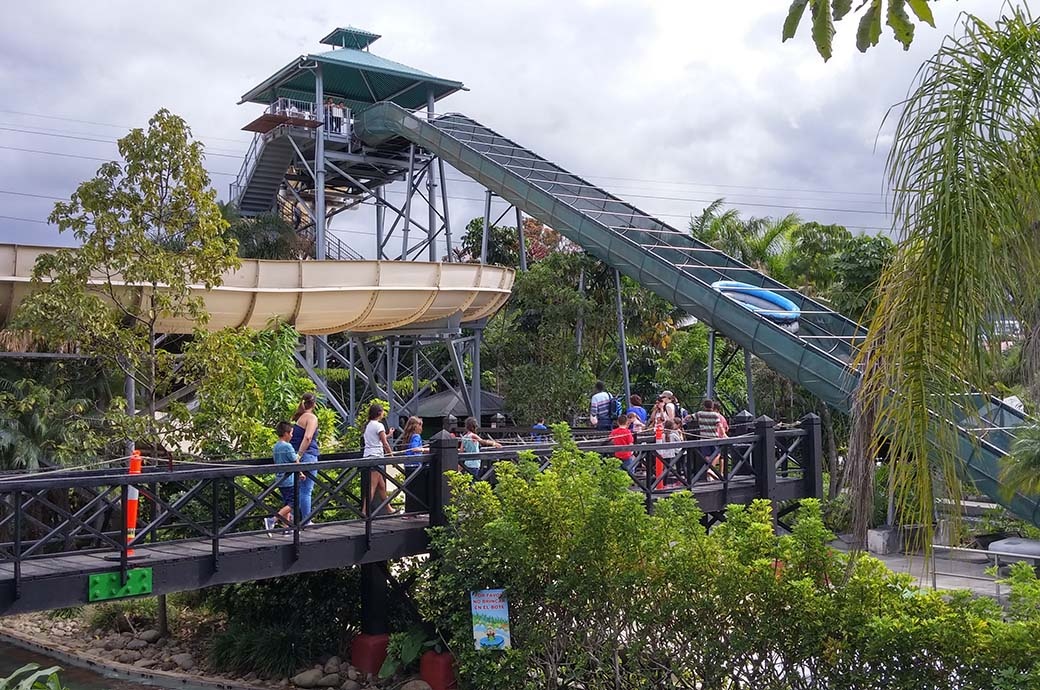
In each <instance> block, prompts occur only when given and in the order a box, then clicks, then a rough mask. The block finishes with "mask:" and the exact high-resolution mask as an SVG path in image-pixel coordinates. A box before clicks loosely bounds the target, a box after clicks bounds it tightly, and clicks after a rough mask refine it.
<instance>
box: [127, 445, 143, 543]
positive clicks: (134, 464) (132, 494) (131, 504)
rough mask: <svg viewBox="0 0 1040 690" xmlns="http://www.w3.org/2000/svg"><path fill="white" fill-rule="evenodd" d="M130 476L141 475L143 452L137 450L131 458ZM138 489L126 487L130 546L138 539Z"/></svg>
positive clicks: (131, 485) (132, 486)
mask: <svg viewBox="0 0 1040 690" xmlns="http://www.w3.org/2000/svg"><path fill="white" fill-rule="evenodd" d="M130 474H131V475H134V474H141V451H139V450H135V451H134V452H133V454H131V456H130ZM137 499H138V493H137V487H136V486H134V485H133V484H130V485H128V486H127V487H126V543H127V545H129V544H130V543H132V542H133V541H134V538H135V537H137ZM126 555H127V556H133V555H134V550H133V549H127V550H126Z"/></svg>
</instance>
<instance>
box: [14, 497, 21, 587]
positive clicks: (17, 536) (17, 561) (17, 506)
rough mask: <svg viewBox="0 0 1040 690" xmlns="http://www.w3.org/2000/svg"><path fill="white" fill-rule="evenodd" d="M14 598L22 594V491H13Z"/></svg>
mask: <svg viewBox="0 0 1040 690" xmlns="http://www.w3.org/2000/svg"><path fill="white" fill-rule="evenodd" d="M13 499H14V598H15V599H20V598H21V596H22V492H21V491H15V492H14V496H13Z"/></svg>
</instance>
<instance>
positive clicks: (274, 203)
mask: <svg viewBox="0 0 1040 690" xmlns="http://www.w3.org/2000/svg"><path fill="white" fill-rule="evenodd" d="M379 38H380V37H379V35H377V34H374V33H371V32H369V31H364V30H362V29H357V28H351V27H348V28H336V29H334V30H332V31H331V32H330V33H329V34H328V35H327V36H325V37H324V38H322V39H321V40H320V44H321V45H322V46H324V47H325V50H321V51H316V52H314V53H308V54H306V55H300V56H299V57H297V58H295V59H293V60H292V61H290V62H289V63H288V64H286V65H285V66H284V67H281V68H280V69H278V70H277V71H275V72H274V73H272V74H271V75H270V76H268V77H267V78H265V79H263V80H262V81H261V82H260V83H258V84H257V85H256V86H254V87H253V88H251V89H249V90H248V91H247V92H246V93H245V94H244V95H243V96H242V98H241V100H240V101H239V103H240V104H257V105H261V106H263V110H262V111H261V112H259V113H258V114H257V116H256V117H254V118H252V119H251V120H250V121H249V123H248V124H246V125H245V126H244V127H243V129H244V130H246V131H250V132H253V133H254V137H253V142H252V144H251V146H250V147H249V150H248V152H247V153H246V156H245V159H244V161H243V163H242V167H241V169H240V171H239V174H238V177H237V179H236V180H235V181H234V182H233V183H232V184H231V188H230V200H231V202H232V203H233V204H234V205H235V206H236V208H237V209H238V211H239V213H240V214H241V215H243V216H257V215H260V214H267V213H274V214H277V215H280V216H281V217H282V218H284V219H285V220H286V221H288V222H289V223H291V224H292V225H293V226H294V227H295V228H296V231H297V232H298V233H299V234H300V235H301V236H302V237H303V238H305V239H307V240H308V241H309V246H310V247H312V255H313V258H314V259H316V260H335V261H361V260H377V261H379V262H380V264H379V269H378V270H379V273H380V274H387V273H393V274H394V275H395V276H396V279H395V281H394V284H395V286H396V288H395V289H397V290H399V291H400V295H401V299H400V300H399V304H398V305H397V306H398V310H399V318H397V319H393V318H390V319H386V320H383V321H381V322H376V323H368V322H365V323H363V324H362V325H361V326H360V327H357V326H348V327H347V328H346V329H345V330H344V331H343V333H342V336H340V337H333V338H332V339H331V340H330V339H329V338H328V337H326V336H324V335H319V336H313V337H309V338H308V342H307V353H306V354H305V355H301V358H300V359H301V364H303V366H304V367H305V369H307V371H308V373H309V374H310V375H311V377H312V378H313V379H314V380H315V382H316V383H317V384H318V385H319V387H320V388H322V389H323V393H325V395H326V396H327V397H328V399H329V402H330V404H332V405H333V406H335V407H336V408H337V409H338V411H339V412H340V413H341V414H342V415H344V417H345V419H347V420H353V419H354V417H355V415H356V414H357V408H358V405H359V404H361V403H362V402H363V401H365V400H367V399H369V398H371V397H380V398H383V399H386V400H389V401H390V408H391V409H390V414H389V418H390V420H391V422H392V423H393V422H396V421H397V417H398V415H406V414H415V413H416V411H417V402H418V400H419V399H421V398H422V397H423V396H424V395H425V394H427V393H428V392H429V389H430V388H432V387H433V386H438V387H440V388H441V389H445V388H446V389H448V390H451V391H454V392H455V393H456V395H457V397H458V398H459V400H460V401H461V403H462V404H463V405H464V407H465V410H466V413H467V414H470V415H472V416H475V417H477V418H478V419H479V418H480V416H481V413H482V411H483V410H484V409H485V407H486V405H485V404H483V403H484V397H485V394H484V393H483V391H482V389H481V384H480V380H481V375H480V374H481V366H480V343H481V340H482V332H483V327H484V324H485V323H486V320H487V318H488V317H489V316H491V315H492V314H493V313H494V312H495V311H496V310H497V308H499V307H501V305H502V304H503V303H504V302H505V299H506V297H507V296H508V291H509V289H510V288H511V286H512V271H507V270H503V269H501V268H498V267H491V266H486V264H485V259H486V257H487V228H488V227H490V226H491V225H492V224H494V223H497V222H499V221H501V219H502V218H503V217H505V216H506V215H507V214H509V213H510V211H512V212H513V213H514V214H515V218H516V225H517V230H518V233H519V235H520V242H521V243H522V242H523V234H522V232H521V229H522V227H523V223H522V217H521V214H520V211H519V209H516V208H514V207H511V206H510V207H507V208H506V211H505V213H503V214H502V215H501V216H500V217H499V219H498V221H495V220H494V219H492V218H491V217H490V216H491V208H492V194H491V192H490V191H488V192H487V193H486V195H485V214H484V216H485V217H484V228H485V236H484V238H483V241H482V243H481V244H482V246H481V252H480V256H478V257H471V261H470V262H468V263H467V264H464V265H465V266H466V267H467V268H468V269H469V270H464V269H463V268H462V265H460V266H457V267H455V268H453V269H452V271H451V275H452V278H451V279H450V280H451V281H454V282H453V283H452V284H451V285H449V286H447V287H450V288H454V289H462V288H464V287H465V286H467V285H470V286H475V287H478V288H481V289H482V290H484V294H483V298H484V299H485V301H487V300H486V298H487V296H488V295H487V291H488V290H490V291H494V290H498V291H499V293H500V294H501V299H498V300H490V301H488V307H489V308H487V309H470V308H468V307H469V306H470V305H464V307H466V308H461V309H458V310H455V311H454V313H452V314H451V315H450V316H447V317H443V318H441V317H436V316H431V317H430V318H414V314H413V313H412V312H416V311H423V310H427V309H429V307H430V306H431V304H430V303H429V302H430V300H435V299H438V297H436V296H435V293H433V292H431V291H429V290H428V289H426V288H428V287H429V285H430V284H431V282H436V281H438V280H439V279H441V278H443V276H444V274H446V273H448V271H446V270H445V268H444V267H443V264H444V263H453V262H457V261H458V257H457V256H456V252H455V249H456V247H455V244H454V237H453V230H454V228H453V226H452V223H451V219H450V214H449V209H448V193H447V188H446V184H445V174H444V169H445V165H444V162H443V161H442V160H441V159H439V158H438V157H436V156H435V155H433V154H432V153H431V152H430V151H429V150H427V149H424V148H423V147H421V146H419V145H416V144H414V143H411V142H409V141H407V140H405V139H403V138H390V139H387V140H384V141H382V142H380V143H379V144H378V145H368V144H366V143H365V142H364V141H362V140H361V138H360V137H359V136H357V130H356V128H355V121H356V118H357V117H358V116H359V115H360V114H361V113H363V112H365V111H366V110H368V109H370V108H372V107H374V106H376V105H377V104H392V105H394V106H397V107H400V108H402V109H404V110H406V111H408V112H410V113H413V114H415V115H417V116H419V117H422V118H424V119H428V120H429V119H433V118H435V117H436V115H435V113H436V104H437V102H438V101H440V100H441V99H443V98H445V97H446V96H449V95H451V94H453V93H455V92H456V91H460V90H463V89H465V87H464V86H463V84H462V82H459V81H455V80H453V79H445V78H441V77H437V76H434V75H432V74H428V73H426V72H423V71H421V70H418V69H415V68H413V67H409V66H407V65H403V64H401V63H398V62H395V61H393V60H388V59H386V58H384V57H381V56H379V55H376V54H375V53H373V52H372V51H371V47H372V44H373V43H375V42H376V41H377V40H378V39H379ZM388 197H389V198H388ZM401 197H403V201H402V200H400V199H401ZM351 210H353V211H355V212H360V211H364V212H368V211H369V210H371V211H374V214H373V217H372V218H371V225H370V226H369V227H371V229H372V235H371V237H370V238H364V241H359V242H345V241H343V240H342V239H340V238H339V237H338V236H336V235H335V234H334V233H333V232H331V231H330V223H331V222H332V220H333V219H334V218H335V217H336V216H338V215H339V214H341V213H343V212H345V211H351ZM521 246H522V245H521ZM520 254H521V257H523V256H524V252H523V251H521V252H520ZM383 262H388V263H383ZM401 262H409V263H408V265H407V266H405V265H402V263H401ZM438 267H440V268H438ZM522 268H525V267H524V266H522ZM346 270H350V269H349V268H347V269H346ZM410 281H411V282H414V289H413V290H409V289H408V287H407V284H408V283H409V282H410ZM458 283H461V285H460V284H458ZM438 294H439V293H438ZM445 294H447V293H445ZM449 298H450V297H445V299H449ZM475 299H481V298H475ZM449 311H450V310H449ZM445 355H447V356H445ZM467 360H468V366H467ZM337 367H342V368H344V369H346V370H347V372H348V374H347V377H348V379H349V385H348V389H349V393H348V394H346V395H344V396H342V397H343V399H340V396H337V395H335V394H334V392H333V391H332V390H330V389H329V387H328V386H327V385H326V384H327V381H328V377H329V373H330V372H329V370H330V369H333V368H337ZM467 369H468V371H467ZM408 376H410V377H411V380H412V382H413V390H412V391H411V393H410V394H405V395H400V394H395V393H394V390H393V382H394V381H395V380H398V379H399V378H403V377H408ZM420 381H428V382H429V383H428V384H427V385H426V386H420V384H419V382H420ZM348 398H349V399H348Z"/></svg>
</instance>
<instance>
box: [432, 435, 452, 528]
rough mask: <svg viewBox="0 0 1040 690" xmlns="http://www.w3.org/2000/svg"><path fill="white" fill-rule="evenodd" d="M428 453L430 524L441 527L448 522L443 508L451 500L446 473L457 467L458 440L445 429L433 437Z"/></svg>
mask: <svg viewBox="0 0 1040 690" xmlns="http://www.w3.org/2000/svg"><path fill="white" fill-rule="evenodd" d="M430 453H431V456H430V471H429V473H428V475H427V479H428V481H429V482H430V489H429V497H430V526H431V527H442V526H444V525H446V524H447V523H448V518H447V515H445V512H444V509H445V507H446V506H447V505H448V503H449V502H450V501H451V490H450V487H449V486H448V475H447V474H446V473H447V472H448V471H449V470H458V468H459V441H458V439H456V438H455V437H454V436H452V435H451V434H450V433H448V432H447V431H441V432H439V433H438V434H437V435H436V436H434V437H433V442H432V443H431V444H430Z"/></svg>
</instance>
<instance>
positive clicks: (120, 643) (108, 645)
mask: <svg viewBox="0 0 1040 690" xmlns="http://www.w3.org/2000/svg"><path fill="white" fill-rule="evenodd" d="M125 645H126V640H124V639H123V638H121V637H110V638H108V639H107V640H105V643H104V648H105V649H107V650H108V651H110V652H111V651H113V650H116V649H122V648H123V647H124V646H125Z"/></svg>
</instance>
